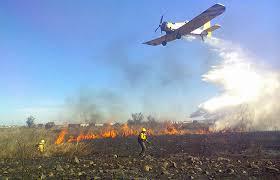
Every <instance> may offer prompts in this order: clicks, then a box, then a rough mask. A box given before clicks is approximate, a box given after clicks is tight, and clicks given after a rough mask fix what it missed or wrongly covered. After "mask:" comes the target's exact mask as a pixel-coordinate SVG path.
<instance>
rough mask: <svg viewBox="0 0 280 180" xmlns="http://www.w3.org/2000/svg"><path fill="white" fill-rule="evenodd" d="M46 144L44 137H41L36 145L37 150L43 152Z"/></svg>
mask: <svg viewBox="0 0 280 180" xmlns="http://www.w3.org/2000/svg"><path fill="white" fill-rule="evenodd" d="M45 146H46V142H45V140H44V139H42V140H41V141H40V142H39V143H38V144H37V147H38V151H39V152H40V153H41V154H43V153H44V152H45V148H46V147H45Z"/></svg>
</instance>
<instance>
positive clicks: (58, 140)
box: [55, 129, 67, 144]
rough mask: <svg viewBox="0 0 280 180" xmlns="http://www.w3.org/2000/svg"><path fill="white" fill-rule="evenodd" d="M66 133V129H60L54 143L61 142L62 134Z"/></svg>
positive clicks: (62, 139)
mask: <svg viewBox="0 0 280 180" xmlns="http://www.w3.org/2000/svg"><path fill="white" fill-rule="evenodd" d="M66 134H67V129H62V131H61V132H60V133H59V135H58V137H57V139H56V141H55V144H61V143H63V141H64V136H65V135H66Z"/></svg>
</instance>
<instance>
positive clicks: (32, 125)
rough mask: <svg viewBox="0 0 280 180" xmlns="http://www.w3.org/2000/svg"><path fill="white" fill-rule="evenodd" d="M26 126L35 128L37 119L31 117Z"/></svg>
mask: <svg viewBox="0 0 280 180" xmlns="http://www.w3.org/2000/svg"><path fill="white" fill-rule="evenodd" d="M26 124H27V127H29V128H30V127H34V126H35V118H34V117H33V116H29V117H28V118H27V119H26Z"/></svg>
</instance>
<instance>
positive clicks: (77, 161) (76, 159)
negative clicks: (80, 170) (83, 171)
mask: <svg viewBox="0 0 280 180" xmlns="http://www.w3.org/2000/svg"><path fill="white" fill-rule="evenodd" d="M74 162H75V163H77V164H79V163H80V160H79V158H78V157H77V156H75V157H74Z"/></svg>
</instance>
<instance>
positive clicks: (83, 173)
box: [78, 172, 86, 176]
mask: <svg viewBox="0 0 280 180" xmlns="http://www.w3.org/2000/svg"><path fill="white" fill-rule="evenodd" d="M85 174H86V173H85V172H78V176H85Z"/></svg>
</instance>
